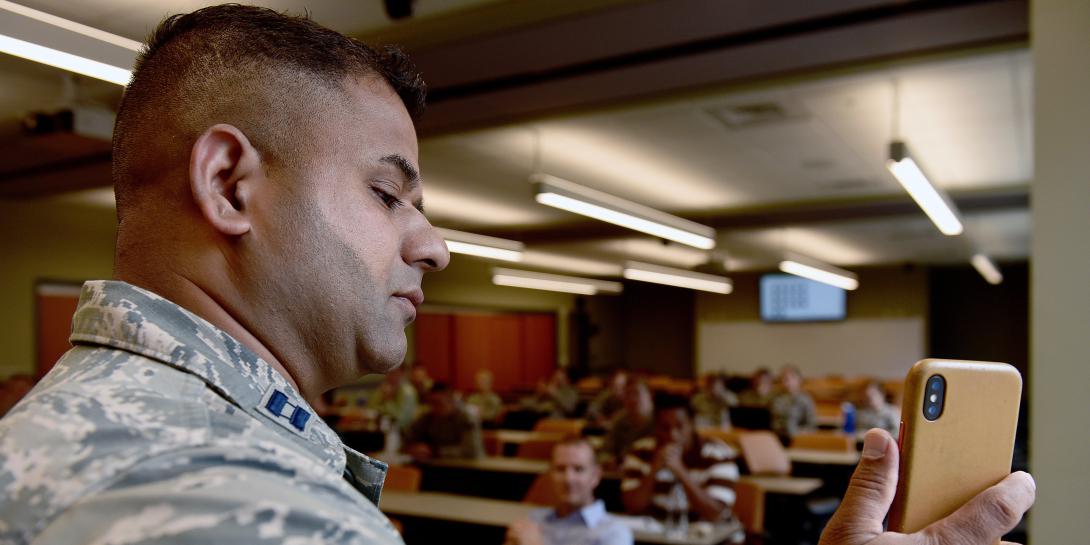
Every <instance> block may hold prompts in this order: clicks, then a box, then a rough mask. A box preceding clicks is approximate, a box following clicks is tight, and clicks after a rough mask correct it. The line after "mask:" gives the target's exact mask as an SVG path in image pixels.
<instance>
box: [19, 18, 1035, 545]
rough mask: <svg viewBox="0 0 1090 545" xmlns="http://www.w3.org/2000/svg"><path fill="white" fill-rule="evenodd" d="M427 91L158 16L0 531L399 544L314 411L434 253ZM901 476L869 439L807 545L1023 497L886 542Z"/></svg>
mask: <svg viewBox="0 0 1090 545" xmlns="http://www.w3.org/2000/svg"><path fill="white" fill-rule="evenodd" d="M423 99H424V85H423V82H422V81H421V80H420V78H419V76H418V75H417V73H416V71H415V70H414V69H412V68H411V66H410V65H409V63H408V60H407V58H406V57H404V56H403V55H402V54H400V53H398V52H397V51H396V50H392V49H382V50H374V49H370V48H367V47H365V46H363V45H362V44H360V43H359V42H356V41H354V40H351V39H349V38H346V37H344V36H342V35H340V34H338V33H336V32H334V31H331V30H328V29H325V28H323V27H321V26H319V25H317V24H315V23H313V22H310V21H308V20H306V19H303V18H294V17H289V16H285V15H282V14H279V13H276V12H273V11H271V10H267V9H263V8H256V7H247V6H238V5H224V6H215V7H210V8H204V9H201V10H198V11H196V12H193V13H191V14H187V15H182V16H175V17H172V18H169V19H167V20H166V21H165V22H164V23H163V24H161V25H160V26H159V28H158V29H156V31H155V32H154V33H153V34H152V36H151V37H150V39H149V40H148V44H147V46H146V49H145V51H144V52H142V53H141V55H140V57H139V59H138V61H137V64H136V66H135V68H134V72H133V77H132V80H131V82H130V83H129V85H128V86H127V88H126V91H125V94H124V97H123V99H122V103H121V107H120V110H119V112H118V115H117V125H116V127H115V130H114V144H113V151H112V167H113V178H114V186H115V194H116V197H117V214H118V220H119V225H118V232H117V255H116V260H115V277H116V280H115V281H93V282H89V283H87V284H86V285H85V286H84V289H83V293H82V296H81V298H80V303H79V307H78V310H77V311H76V314H75V317H74V320H73V328H72V338H71V339H72V342H73V343H74V344H75V347H74V348H73V349H72V350H70V351H69V352H68V353H66V354H65V355H64V356H63V357H62V358H61V360H60V361H59V362H58V363H57V364H56V366H55V367H54V368H53V369H52V370H51V371H50V372H49V373H48V374H47V375H46V376H45V377H43V378H42V380H41V381H40V383H39V384H38V385H37V386H36V387H35V388H34V389H33V390H31V392H30V393H28V394H27V395H26V397H24V398H23V399H22V400H21V401H20V402H19V403H18V404H16V405H15V407H14V408H12V409H11V410H10V411H9V412H8V414H7V415H6V416H5V417H4V418H3V419H2V420H0V544H4V545H7V544H14V545H24V544H28V543H32V542H33V543H35V544H38V545H45V544H65V545H67V544H72V543H111V544H125V545H133V544H140V545H150V544H152V543H154V544H160V545H166V544H182V543H231V544H250V543H323V544H326V543H329V544H364V543H366V544H398V543H402V540H401V538H400V536H399V535H398V534H397V533H396V531H395V530H394V528H393V526H392V525H391V524H390V522H389V521H388V520H387V519H386V517H385V516H383V514H382V513H380V512H379V510H378V508H377V507H376V505H377V504H378V500H379V495H380V493H381V489H382V482H383V479H384V475H385V468H386V466H385V464H383V463H382V462H379V461H376V460H371V459H369V458H367V457H366V456H363V455H361V454H359V453H357V452H355V451H353V450H351V449H348V448H345V447H344V445H343V444H342V443H341V441H340V439H339V438H338V437H337V435H336V434H335V433H333V431H332V430H330V429H329V428H328V427H327V426H326V425H325V424H324V423H323V422H322V421H321V419H319V418H316V417H315V416H314V411H313V409H312V407H311V404H310V401H311V400H317V399H319V397H320V396H321V395H322V393H324V392H326V391H328V390H331V389H333V388H335V387H337V386H343V385H347V384H351V383H353V382H355V381H357V380H358V379H359V378H360V376H362V375H365V374H368V373H384V372H386V371H389V370H390V369H392V368H394V367H396V366H398V365H399V364H400V363H401V361H402V359H403V358H404V356H405V351H406V337H405V332H404V328H405V326H406V325H407V324H408V323H410V322H411V321H412V320H413V319H414V318H415V315H416V308H417V307H418V306H419V304H420V303H421V302H422V300H423V292H422V291H421V290H420V283H421V278H422V276H423V275H424V274H425V273H427V272H431V271H438V270H441V269H443V268H444V267H445V266H446V265H447V263H448V261H449V255H448V254H447V250H446V246H445V244H444V243H443V239H442V238H441V236H440V235H439V233H438V232H437V231H436V230H435V229H433V228H432V226H431V225H430V224H429V223H428V221H427V219H425V217H424V214H423V203H422V198H421V194H422V187H421V184H420V180H419V174H418V166H417V165H418V148H417V141H416V133H415V129H414V125H413V117H414V116H415V115H416V114H417V113H419V112H420V110H421V109H422V106H423ZM896 475H897V449H896V447H895V443H894V441H893V439H892V438H891V437H890V436H889V434H888V433H886V432H882V431H878V430H872V431H871V432H869V433H868V436H867V439H866V441H865V446H864V450H863V453H862V458H861V461H860V464H859V467H858V469H857V471H856V476H855V479H854V480H853V481H852V484H851V485H850V487H849V489H848V492H847V495H846V496H845V498H844V502H843V503H842V504H841V508H840V510H839V511H838V512H837V514H836V515H835V516H834V517H833V519H832V521H831V522H830V524H829V526H828V528H827V529H826V531H825V536H824V537H825V539H824V540H823V542H822V545H864V544H870V545H896V544H906V545H907V544H911V543H924V542H925V541H924V539H925V537H926V538H927V539H928V540H929V541H927V542H929V543H944V544H948V545H985V544H990V543H992V542H994V541H995V540H996V539H997V538H998V537H999V536H1000V535H1001V534H1002V533H1003V532H1004V531H1005V530H1006V529H1009V528H1011V527H1013V526H1014V524H1016V523H1017V522H1018V520H1017V519H1018V518H1019V517H1020V515H1021V514H1022V513H1023V512H1024V511H1025V510H1026V509H1028V508H1029V506H1030V505H1031V504H1032V503H1033V497H1034V489H1033V482H1032V479H1031V478H1030V477H1029V476H1028V475H1026V474H1024V473H1021V474H1016V475H1012V476H1011V477H1009V478H1007V479H1006V480H1004V481H1003V482H1001V483H999V484H998V485H996V486H995V487H993V488H991V489H989V490H988V491H986V492H984V493H982V494H981V495H980V496H978V497H977V498H975V499H974V500H972V501H971V502H970V503H969V504H967V505H966V506H965V507H963V508H962V509H961V510H960V511H958V512H957V513H955V514H954V515H951V516H950V517H949V518H947V519H944V520H943V521H940V524H941V526H938V527H934V528H931V529H929V534H927V535H926V536H925V535H923V534H914V535H910V536H900V535H891V534H883V533H882V518H883V517H884V515H885V513H886V511H887V510H888V508H889V502H890V499H891V498H892V496H893V487H894V486H896ZM997 505H1000V506H1002V508H1001V509H997V508H996V506H997Z"/></svg>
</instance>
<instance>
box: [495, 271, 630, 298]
mask: <svg viewBox="0 0 1090 545" xmlns="http://www.w3.org/2000/svg"><path fill="white" fill-rule="evenodd" d="M492 283H493V284H496V285H497V286H510V287H513V288H529V289H535V290H545V291H561V292H565V293H578V294H581V295H596V294H599V293H621V290H622V289H623V286H622V285H621V283H620V282H607V281H605V280H595V279H593V278H581V277H578V276H564V275H560V274H548V273H539V272H531V271H520V270H517V269H505V268H502V267H496V268H494V269H492Z"/></svg>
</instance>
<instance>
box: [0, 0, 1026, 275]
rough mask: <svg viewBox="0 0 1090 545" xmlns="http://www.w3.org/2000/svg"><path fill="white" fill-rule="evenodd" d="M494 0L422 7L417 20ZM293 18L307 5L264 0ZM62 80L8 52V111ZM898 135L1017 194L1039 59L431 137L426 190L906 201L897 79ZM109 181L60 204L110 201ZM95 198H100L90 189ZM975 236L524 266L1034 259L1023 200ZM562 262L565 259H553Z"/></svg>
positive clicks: (442, 200)
mask: <svg viewBox="0 0 1090 545" xmlns="http://www.w3.org/2000/svg"><path fill="white" fill-rule="evenodd" d="M496 1H499V0H417V1H416V3H415V10H416V14H417V15H418V16H427V15H433V14H442V13H447V12H452V11H454V10H458V9H461V8H467V7H472V6H476V5H481V4H485V3H489V2H496ZM21 3H23V4H25V5H27V6H30V7H33V8H35V9H40V10H43V11H46V12H49V13H53V14H55V15H59V16H61V17H65V18H69V19H72V20H75V21H78V22H80V23H84V24H88V25H91V26H94V27H97V28H101V29H103V30H107V31H110V32H114V33H117V34H120V35H123V36H126V37H129V38H133V39H140V38H142V37H143V36H144V35H145V34H146V33H147V32H148V31H149V30H150V29H151V28H153V27H154V25H155V24H156V23H157V22H158V21H159V20H160V19H161V18H162V17H163V16H164V15H167V14H169V13H177V12H184V11H189V10H192V9H195V8H197V7H200V6H202V5H205V4H207V3H208V2H207V1H204V0H164V1H159V2H146V1H142V0H85V1H81V2H72V1H70V0H23V1H22V2H21ZM256 3H258V4H260V5H266V6H269V7H273V8H275V9H289V10H293V11H299V10H300V9H301V7H303V5H304V3H301V2H298V1H297V0H294V1H293V0H269V1H263V2H256ZM305 7H307V8H308V9H309V10H310V12H311V14H312V17H313V18H314V19H316V20H317V21H318V22H320V23H323V24H327V25H329V26H331V27H333V28H336V29H338V30H341V31H344V32H349V33H353V34H361V33H366V32H369V31H373V30H376V29H378V28H382V27H384V26H387V27H388V26H389V25H390V24H391V23H390V22H389V21H388V19H387V18H386V16H385V14H384V12H383V9H382V4H381V2H378V1H377V0H376V1H373V2H344V1H342V0H315V1H312V2H306V3H305ZM62 76H63V73H62V72H60V71H57V70H54V69H51V68H47V67H42V66H39V65H35V64H33V63H30V62H29V61H23V60H21V59H14V58H11V57H6V56H0V83H2V84H0V116H2V117H4V118H7V120H13V119H17V118H18V117H19V116H20V115H22V113H25V112H26V111H29V110H34V109H49V108H55V107H57V106H59V105H61V104H63V103H64V102H66V101H68V98H67V95H65V94H64V93H63V92H62V90H61V89H62V88H61V85H59V82H60V81H61V80H62ZM895 81H896V82H898V85H899V88H900V93H899V95H900V107H899V108H898V109H897V110H898V116H899V118H900V131H899V132H900V136H901V137H902V138H903V139H904V140H905V141H906V142H907V143H908V144H909V147H910V149H911V151H912V153H913V155H914V156H915V157H916V158H917V159H918V160H919V161H920V162H921V163H922V164H923V166H924V168H925V169H926V170H927V171H928V173H929V174H930V175H931V177H932V179H933V180H934V181H935V182H936V183H937V185H939V186H940V187H942V188H944V189H946V190H948V191H952V192H959V191H972V190H988V189H1001V188H1024V187H1025V186H1027V184H1029V183H1030V178H1031V176H1032V172H1033V157H1032V146H1031V139H1032V122H1033V120H1032V108H1031V104H1032V87H1031V82H1032V65H1031V60H1030V55H1029V53H1028V51H1026V50H1023V49H1020V50H1008V51H1002V52H993V53H988V54H976V55H966V56H953V57H950V58H947V59H946V60H941V61H928V62H920V63H916V64H912V63H900V64H898V65H896V66H893V67H889V68H884V69H877V70H869V71H862V72H850V73H847V75H843V73H842V74H841V75H836V76H825V77H813V78H809V79H805V80H795V81H793V82H790V83H776V84H772V85H764V86H757V85H753V86H749V87H748V88H747V89H745V90H727V91H722V92H718V93H708V94H704V95H701V96H699V97H696V98H693V97H685V98H677V99H673V100H662V101H658V102H654V103H651V104H643V105H637V106H630V107H620V108H614V109H608V110H603V111H597V112H591V113H585V114H580V115H574V116H567V117H561V118H552V119H547V120H541V121H537V122H533V123H526V124H520V125H517V126H506V127H499V128H494V129H488V130H482V131H476V132H472V133H464V134H454V135H448V136H443V137H439V138H433V139H427V140H424V141H422V142H421V163H422V167H423V171H424V174H425V179H426V191H425V199H426V201H427V206H428V210H429V216H431V218H432V220H433V222H434V223H436V224H437V225H442V226H447V227H453V228H457V229H465V230H470V231H472V230H484V229H492V228H504V229H510V228H541V227H544V226H548V225H553V224H563V223H570V222H578V221H584V220H583V219H582V218H579V217H577V216H573V215H571V214H568V213H566V212H562V211H558V210H554V209H551V208H547V207H544V206H542V205H539V204H537V203H535V202H534V200H533V198H532V194H531V189H530V185H529V182H528V181H527V178H528V176H529V175H530V174H531V173H532V172H534V171H536V170H542V171H544V172H547V173H549V174H553V175H556V176H560V177H562V178H566V179H569V180H572V181H575V182H577V183H580V184H583V185H586V186H588V187H592V188H595V189H599V190H602V191H606V192H609V193H612V194H615V195H618V196H620V197H624V198H627V199H630V200H634V201H637V202H640V203H642V204H645V205H648V206H652V207H655V208H659V209H662V210H665V211H669V212H675V213H683V214H692V215H700V214H713V213H714V214H717V215H721V214H729V213H730V211H731V210H732V209H742V208H752V207H768V208H775V207H776V206H781V205H787V204H790V203H800V202H808V201H832V200H838V199H851V198H859V197H868V196H888V195H902V194H903V190H902V189H901V188H900V186H899V185H897V183H896V182H895V181H894V180H893V178H892V177H891V176H890V175H889V174H888V172H887V171H886V170H885V168H884V161H885V159H886V156H887V153H888V148H887V146H888V143H889V140H890V139H891V137H892V136H893V123H892V120H893V117H894V111H893V110H894V107H893V104H894V82H895ZM79 85H80V86H81V89H80V91H79V93H77V94H78V95H79V96H81V97H85V98H86V97H90V98H91V99H92V100H97V101H100V102H109V101H110V100H111V99H113V100H116V96H117V95H119V89H118V88H117V87H116V86H112V85H110V84H106V83H99V82H87V81H83V80H80V83H79ZM755 105H766V106H767V105H771V106H774V107H776V108H778V109H779V111H780V112H781V113H782V114H783V115H782V117H780V118H778V119H775V120H772V121H766V122H760V123H754V124H752V125H742V126H734V127H731V126H728V125H727V124H725V123H724V122H723V121H722V117H723V114H722V112H724V111H728V110H730V109H732V108H738V107H752V106H755ZM101 193H102V192H101V191H99V192H98V194H97V196H96V193H94V192H92V193H90V194H85V195H75V196H71V197H67V198H66V199H67V200H73V199H74V200H77V201H82V202H98V203H100V205H101V203H109V202H110V199H109V197H108V196H106V197H105V198H104V196H103V195H102V194H101ZM88 195H89V196H88ZM966 226H967V229H966V235H964V236H962V237H955V238H950V237H944V236H942V235H941V234H939V233H938V231H937V230H936V229H935V228H934V227H933V226H931V225H930V223H929V222H928V221H927V219H926V218H925V217H924V216H923V215H922V214H920V215H918V216H899V217H895V218H886V219H877V220H868V221H855V222H837V221H835V218H830V221H829V222H825V223H820V224H810V225H806V226H788V227H780V228H776V229H742V230H729V231H721V232H720V233H719V241H720V243H719V247H718V248H717V249H716V250H715V251H714V252H713V253H708V252H702V251H698V250H693V249H690V248H686V247H675V246H673V245H671V246H663V245H662V244H661V243H660V242H658V241H657V240H653V239H650V238H646V237H642V236H638V235H635V234H634V235H633V236H632V237H630V238H625V239H617V240H597V241H582V242H574V243H564V244H550V245H531V247H530V250H531V252H530V254H529V257H528V261H529V262H530V265H531V266H534V267H537V268H550V269H560V270H567V271H571V272H583V273H585V274H595V275H604V276H608V275H613V274H615V271H617V270H618V264H619V263H620V262H622V261H623V260H625V259H638V260H642V261H650V262H655V263H662V264H666V265H676V266H683V267H693V266H696V265H699V264H701V263H704V262H706V261H709V260H711V261H718V262H723V261H724V260H727V262H728V263H729V265H730V268H732V269H735V270H739V269H753V268H767V267H771V266H772V265H774V263H775V261H776V260H777V259H778V256H779V254H780V253H781V252H782V251H783V250H785V249H792V250H795V251H802V252H803V253H809V254H811V255H812V256H813V257H816V258H819V259H824V260H826V261H829V262H831V263H834V264H838V265H842V266H858V265H871V264H881V263H899V262H920V263H948V262H964V261H966V260H967V259H968V257H969V255H970V254H971V253H972V252H973V251H975V250H978V249H979V250H984V251H986V252H988V253H989V254H991V255H993V256H994V257H996V258H999V259H1025V258H1026V257H1027V256H1028V253H1029V219H1028V212H1026V211H1024V210H1015V211H1002V212H992V213H983V214H971V215H968V216H967V217H966ZM558 256H560V257H567V260H566V261H565V262H558V261H557V257H558Z"/></svg>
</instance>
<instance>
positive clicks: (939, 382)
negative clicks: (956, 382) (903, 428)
mask: <svg viewBox="0 0 1090 545" xmlns="http://www.w3.org/2000/svg"><path fill="white" fill-rule="evenodd" d="M925 391H926V392H927V393H926V394H924V399H923V416H924V418H926V419H927V420H931V421H934V420H938V419H939V417H940V416H942V411H943V406H944V404H945V402H946V379H944V378H942V375H932V376H931V377H928V379H927V388H926V390H925Z"/></svg>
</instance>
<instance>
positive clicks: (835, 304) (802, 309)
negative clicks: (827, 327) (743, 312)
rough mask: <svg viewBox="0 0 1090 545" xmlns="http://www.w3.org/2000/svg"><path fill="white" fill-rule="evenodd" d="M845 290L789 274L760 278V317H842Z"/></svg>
mask: <svg viewBox="0 0 1090 545" xmlns="http://www.w3.org/2000/svg"><path fill="white" fill-rule="evenodd" d="M845 297H846V294H845V291H844V290H842V289H840V288H836V287H833V286H830V285H828V284H822V283H821V282H814V281H813V280H807V279H805V278H800V277H798V276H795V275H792V274H766V275H764V276H762V277H761V319H762V320H764V321H766V322H818V321H829V320H843V319H844V316H845Z"/></svg>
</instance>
